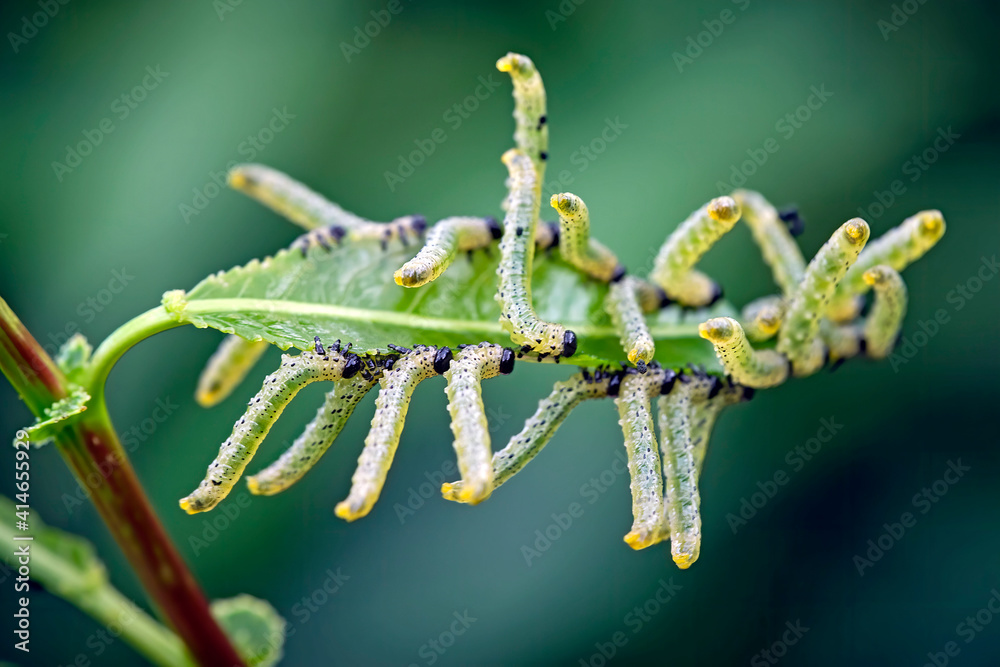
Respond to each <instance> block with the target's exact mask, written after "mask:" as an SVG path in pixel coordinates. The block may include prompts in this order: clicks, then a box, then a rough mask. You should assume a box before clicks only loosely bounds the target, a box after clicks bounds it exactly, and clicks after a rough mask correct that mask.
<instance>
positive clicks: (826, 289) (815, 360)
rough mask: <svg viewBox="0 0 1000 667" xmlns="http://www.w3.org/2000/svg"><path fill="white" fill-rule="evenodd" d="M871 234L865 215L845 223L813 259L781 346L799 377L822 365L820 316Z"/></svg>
mask: <svg viewBox="0 0 1000 667" xmlns="http://www.w3.org/2000/svg"><path fill="white" fill-rule="evenodd" d="M868 235H869V229H868V223H866V222H865V221H864V220H862V219H861V218H853V219H851V220H848V221H847V222H845V223H844V224H843V225H841V226H840V227H839V228H838V229H837V231H836V232H834V233H833V236H831V237H830V240H829V241H827V242H826V243H825V244H823V247H822V248H820V249H819V252H817V253H816V256H815V257H813V260H812V261H811V262H809V266H807V267H806V272H805V275H804V276H803V278H802V283H801V284H800V285H799V288H798V290H797V291H796V292H795V294H794V295H792V296H791V297H790V299H789V301H788V309H787V311H786V312H785V322H784V324H783V325H782V327H781V332H780V333H779V334H778V346H777V349H778V351H779V352H781V353H782V354H784V355H785V356H786V357H787V358H788V360H789V361H790V362H791V363H792V371H793V373H794V374H795V376H796V377H805V376H807V375H812V374H813V373H815V372H816V371H817V370H819V368H820V367H822V365H823V362H824V357H825V349H824V346H823V341H822V340H821V339H820V336H819V328H820V318H821V316H822V315H823V314H824V313H825V312H826V309H827V306H828V305H829V302H830V299H831V298H832V297H833V294H834V290H835V289H836V287H837V283H838V282H840V280H841V279H842V278H843V277H844V274H845V273H846V272H847V269H848V268H849V267H850V266H851V264H853V263H854V262H855V261H856V260H857V258H858V254H859V253H860V252H861V249H862V248H864V247H865V243H866V242H867V241H868ZM744 384H745V383H744ZM751 386H752V385H751Z"/></svg>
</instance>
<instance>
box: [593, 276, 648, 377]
mask: <svg viewBox="0 0 1000 667" xmlns="http://www.w3.org/2000/svg"><path fill="white" fill-rule="evenodd" d="M637 283H638V281H637V280H635V279H634V278H632V276H625V277H624V278H622V279H621V280H619V281H618V282H615V283H611V285H610V287H609V289H608V295H607V296H606V297H605V299H604V310H606V311H607V312H608V314H609V315H610V316H611V321H612V323H613V324H614V327H615V330H616V331H617V332H618V335H619V337H620V339H621V344H622V347H623V348H624V350H625V353H626V355H627V356H628V360H629V361H630V362H632V363H633V364H635V365H636V366H638V367H639V370H640V371H642V372H645V371H646V364H648V363H649V362H651V361H652V360H653V355H654V354H655V352H656V346H655V344H654V343H653V336H652V334H650V332H649V326H647V324H646V318H645V317H644V316H643V313H642V307H641V306H640V303H639V296H640V295H639V288H638V285H637Z"/></svg>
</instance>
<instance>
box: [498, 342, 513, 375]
mask: <svg viewBox="0 0 1000 667" xmlns="http://www.w3.org/2000/svg"><path fill="white" fill-rule="evenodd" d="M512 370H514V350H511V349H508V348H506V347H505V348H504V349H503V352H502V353H501V354H500V373H501V374H503V375H508V374H509V373H510V372H511V371H512Z"/></svg>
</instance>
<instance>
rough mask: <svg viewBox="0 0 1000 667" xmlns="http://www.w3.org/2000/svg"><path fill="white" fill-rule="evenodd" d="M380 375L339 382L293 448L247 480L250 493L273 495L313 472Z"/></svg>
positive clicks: (379, 367) (379, 372) (357, 376)
mask: <svg viewBox="0 0 1000 667" xmlns="http://www.w3.org/2000/svg"><path fill="white" fill-rule="evenodd" d="M381 369H382V366H381V365H380V366H378V367H377V371H378V376H380V375H381ZM378 376H376V375H371V374H369V375H368V377H364V376H362V375H360V374H358V375H355V376H354V377H350V378H341V379H339V380H336V381H335V382H334V383H333V389H332V390H330V392H329V393H328V394H327V395H326V399H325V400H324V401H323V405H321V406H320V408H319V410H318V411H317V412H316V416H315V417H314V418H313V420H312V421H311V422H309V424H308V425H307V426H306V428H305V430H304V431H303V432H302V434H301V435H300V436H299V437H298V438H296V439H295V442H293V443H292V446H291V447H289V448H288V449H287V450H285V453H284V454H282V455H281V457H280V458H278V460H277V461H275V462H274V463H272V464H271V465H269V466H268V467H266V468H264V470H261V471H260V472H259V473H257V474H256V475H252V476H250V477H247V488H248V489H249V490H250V493H252V494H254V495H259V496H273V495H274V494H276V493H280V492H281V491H284V490H285V489H287V488H288V487H290V486H292V485H293V484H295V483H296V482H298V481H299V480H300V479H302V477H303V475H305V474H306V473H307V472H309V471H310V470H312V468H313V466H315V465H316V464H317V463H318V462H319V459H320V457H321V456H323V454H325V453H326V450H327V449H329V448H330V445H332V444H333V441H334V440H336V439H337V436H338V435H340V432H341V431H342V430H343V428H344V425H345V424H346V423H347V420H348V419H349V418H350V416H351V414H353V413H354V408H356V407H357V405H358V403H360V402H361V399H362V398H364V397H365V394H367V393H368V392H369V390H371V388H372V387H374V386H375V383H376V382H377V381H378V380H377V377H378Z"/></svg>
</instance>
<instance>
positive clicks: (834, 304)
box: [828, 210, 947, 321]
mask: <svg viewBox="0 0 1000 667" xmlns="http://www.w3.org/2000/svg"><path fill="white" fill-rule="evenodd" d="M946 227H947V226H946V225H945V221H944V216H942V215H941V211H937V210H929V211H920V212H919V213H917V214H915V215H912V216H910V217H909V218H907V219H906V220H904V221H903V222H902V223H901V224H900V225H899V226H897V227H894V228H893V229H890V230H889V231H888V232H886V233H885V234H883V235H882V236H880V237H878V238H877V239H875V240H873V241H872V242H871V243H869V244H868V246H867V247H866V248H865V249H864V251H862V253H861V255H860V256H859V257H858V259H857V261H856V262H855V263H854V265H853V266H852V267H851V268H850V269H848V271H847V274H846V275H845V276H844V278H843V280H841V282H840V284H839V285H838V286H837V291H836V292H835V293H834V296H833V300H832V301H831V303H830V306H829V308H828V314H829V315H830V317H831V318H834V319H836V320H837V321H844V320H850V319H853V318H854V316H855V315H856V314H857V312H858V309H859V307H860V306H859V305H858V301H857V300H855V299H852V297H853V296H854V295H857V294H864V293H865V292H867V291H868V290H869V289H870V285H869V284H868V283H867V282H865V277H864V276H865V272H866V271H867V270H868V269H870V268H872V267H875V266H878V265H879V264H884V265H886V266H888V267H889V268H892V269H894V270H896V271H897V272H901V271H902V270H903V269H905V268H906V267H907V266H909V265H910V264H912V263H913V262H915V261H917V260H918V259H920V258H921V257H923V256H924V253H926V252H927V251H928V250H930V249H931V248H933V247H934V246H935V244H937V242H938V241H940V240H941V237H942V236H944V233H945V229H946Z"/></svg>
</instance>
